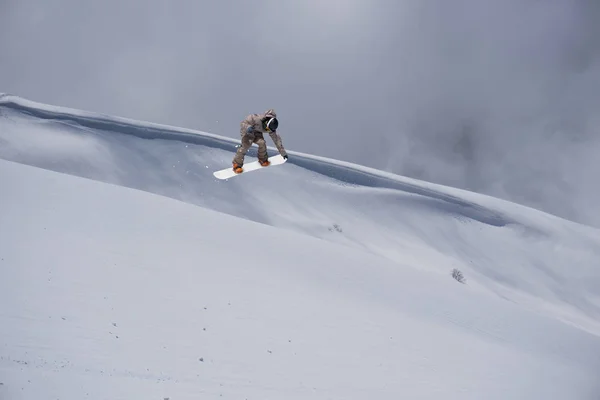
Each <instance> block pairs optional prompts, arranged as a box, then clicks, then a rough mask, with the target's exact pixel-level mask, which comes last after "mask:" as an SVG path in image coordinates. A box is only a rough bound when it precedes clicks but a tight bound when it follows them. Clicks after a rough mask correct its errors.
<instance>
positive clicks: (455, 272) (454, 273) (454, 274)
mask: <svg viewBox="0 0 600 400" xmlns="http://www.w3.org/2000/svg"><path fill="white" fill-rule="evenodd" d="M452 277H453V278H454V279H456V280H457V281H459V282H460V283H465V277H464V276H463V274H462V272H460V271H459V270H458V269H456V268H454V269H453V270H452Z"/></svg>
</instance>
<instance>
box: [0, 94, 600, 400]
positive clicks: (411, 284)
mask: <svg viewBox="0 0 600 400" xmlns="http://www.w3.org/2000/svg"><path fill="white" fill-rule="evenodd" d="M234 128H235V127H234ZM282 128H283V126H282ZM233 131H234V132H237V129H233ZM288 134H293V133H291V132H290V133H286V132H285V130H284V129H282V135H283V139H284V143H285V137H286V135H288ZM237 142H238V138H237V137H236V135H235V134H233V135H232V138H230V139H228V138H223V137H218V136H215V135H211V134H207V133H203V132H196V131H191V130H185V129H179V128H174V127H166V126H160V125H156V124H149V123H142V122H138V121H132V120H127V119H123V118H115V117H109V116H102V115H97V114H94V113H87V112H82V111H78V110H69V109H65V108H58V107H53V106H48V105H43V104H38V103H34V102H31V101H28V100H24V99H21V98H18V97H14V96H1V97H0V158H1V159H4V160H8V161H0V187H1V188H2V190H1V192H0V193H1V195H0V272H1V278H0V399H2V400H4V399H41V398H48V399H55V398H56V399H83V398H90V399H133V398H136V399H142V398H143V399H146V398H148V399H149V398H156V399H165V398H169V399H172V400H176V399H199V398H202V399H205V398H206V399H213V398H214V399H306V398H311V399H367V398H368V399H371V398H373V399H398V398H407V399H408V398H410V399H444V400H448V399H483V398H485V399H509V398H510V399H598V398H599V396H600V379H599V375H598V374H599V373H598V371H600V335H599V333H600V328H599V325H600V323H599V319H600V318H599V316H600V266H599V264H600V261H599V260H600V232H599V231H598V230H597V229H593V228H590V227H586V226H583V225H578V224H575V223H572V222H569V221H566V220H563V219H560V218H557V217H554V216H551V215H548V214H545V213H542V212H539V211H537V210H533V209H531V208H527V207H523V206H520V205H516V204H513V203H509V202H505V201H501V200H498V199H494V198H491V197H487V196H482V195H478V194H475V193H470V192H466V191H461V190H457V189H454V188H448V187H443V186H439V185H433V184H429V183H426V182H421V181H417V180H412V179H407V178H404V177H400V176H396V175H392V174H387V173H384V172H381V171H376V170H372V169H368V168H364V167H360V166H357V165H353V164H349V163H343V162H339V161H335V160H330V159H325V158H322V157H316V156H311V155H306V154H299V153H296V152H293V151H289V154H290V159H289V160H288V162H287V163H286V164H284V165H281V166H275V167H272V168H267V169H265V170H264V171H258V172H255V173H252V174H248V175H247V176H240V177H236V178H235V179H232V180H229V181H219V180H217V179H216V178H214V177H213V176H212V172H213V171H214V170H217V169H220V168H222V167H223V166H226V165H229V164H230V162H231V158H232V156H233V151H235V145H236V144H237ZM271 152H272V153H273V152H274V150H273V149H271ZM254 154H255V153H251V154H250V155H249V156H248V160H254ZM273 154H274V153H273ZM10 161H12V162H10ZM32 166H33V167H39V168H32ZM57 172H62V174H60V173H57ZM81 177H83V178H89V179H81ZM107 183H108V184H107ZM132 189H139V190H132ZM177 200H180V201H177ZM453 268H458V269H459V270H461V271H462V272H463V274H464V276H465V278H466V282H465V284H461V283H458V282H457V281H456V280H454V279H452V277H450V271H451V270H452V269H453Z"/></svg>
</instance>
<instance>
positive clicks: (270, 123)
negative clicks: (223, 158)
mask: <svg viewBox="0 0 600 400" xmlns="http://www.w3.org/2000/svg"><path fill="white" fill-rule="evenodd" d="M278 125H279V121H277V114H276V113H275V110H273V109H272V108H271V109H269V110H267V111H265V112H264V113H262V114H250V115H248V116H247V117H246V118H244V120H243V121H242V122H241V124H240V136H241V137H242V142H241V145H240V147H238V149H237V152H236V154H235V157H233V170H234V171H235V172H236V173H238V174H239V173H241V172H243V171H244V170H243V168H242V167H243V165H244V157H245V155H246V153H247V152H248V149H250V147H251V146H252V144H253V143H256V144H257V145H258V161H259V162H260V165H262V166H263V167H266V166H268V165H269V164H270V162H269V156H268V154H267V143H266V142H265V138H264V137H263V133H265V132H266V133H268V134H269V136H271V139H272V140H273V142H274V143H275V146H276V147H277V150H279V154H281V155H282V156H283V158H285V159H286V160H287V158H288V155H287V153H286V151H285V149H284V148H283V144H282V142H281V137H280V136H279V134H278V133H277V126H278Z"/></svg>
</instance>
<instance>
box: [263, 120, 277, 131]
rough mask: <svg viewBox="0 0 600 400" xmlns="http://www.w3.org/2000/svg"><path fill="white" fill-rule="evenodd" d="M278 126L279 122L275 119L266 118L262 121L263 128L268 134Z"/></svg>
mask: <svg viewBox="0 0 600 400" xmlns="http://www.w3.org/2000/svg"><path fill="white" fill-rule="evenodd" d="M277 126H279V121H277V118H275V117H268V118H266V119H265V120H264V121H263V127H264V128H265V129H266V130H267V131H269V132H275V131H276V130H277Z"/></svg>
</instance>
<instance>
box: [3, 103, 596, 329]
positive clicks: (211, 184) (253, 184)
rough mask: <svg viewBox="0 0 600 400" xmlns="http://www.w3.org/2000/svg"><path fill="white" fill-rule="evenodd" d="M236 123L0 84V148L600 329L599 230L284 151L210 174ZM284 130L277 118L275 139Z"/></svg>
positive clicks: (228, 147) (231, 145)
mask: <svg viewBox="0 0 600 400" xmlns="http://www.w3.org/2000/svg"><path fill="white" fill-rule="evenodd" d="M236 132H237V131H236ZM236 134H237V133H236ZM236 134H233V135H232V138H222V137H217V136H215V135H211V134H208V133H203V132H196V131H192V130H186V129H179V128H174V127H165V126H161V125H156V124H150V123H142V122H139V121H132V120H128V119H124V118H116V117H110V116H103V115H97V114H94V113H89V112H83V111H79V110H71V109H66V108H59V107H54V106H49V105H44V104H39V103H35V102H31V101H28V100H25V99H22V98H19V97H15V96H9V95H3V96H0V158H4V159H6V160H12V161H17V162H21V163H25V164H30V165H34V166H39V167H42V168H47V169H51V170H55V171H60V172H66V173H69V174H74V175H78V176H83V177H88V178H91V179H96V180H100V181H104V182H110V183H115V184H117V185H122V186H127V187H131V188H137V189H141V190H145V191H149V192H153V193H156V194H161V195H165V196H169V197H173V198H176V199H179V200H182V201H184V202H188V203H191V204H196V205H200V206H203V207H206V208H209V209H212V210H216V211H221V212H224V213H228V214H231V215H234V216H238V217H241V218H246V219H250V220H253V221H257V222H261V223H265V224H268V225H272V226H276V227H280V228H285V229H289V230H293V231H296V232H302V233H306V234H308V235H310V236H314V237H318V238H321V239H325V240H329V241H332V242H336V243H342V244H347V245H349V246H351V247H355V248H359V249H363V250H367V251H370V252H373V253H375V254H378V255H381V256H384V257H386V258H389V259H391V260H393V261H396V262H400V263H403V264H409V265H411V266H412V267H414V268H417V269H425V270H428V271H430V272H432V273H438V274H443V275H444V276H448V274H449V272H450V270H452V269H453V268H458V269H460V270H461V271H462V272H463V273H464V275H465V276H466V277H467V280H468V282H469V285H470V286H472V287H474V288H479V289H481V290H485V291H486V292H488V293H492V294H493V295H498V296H500V297H502V298H505V299H508V300H510V301H514V302H517V303H519V304H522V305H523V306H527V307H530V308H531V309H535V310H538V311H539V312H543V313H546V315H552V316H557V317H559V318H562V319H563V320H565V321H569V322H571V323H574V324H576V325H578V326H580V327H582V328H584V329H588V330H590V331H592V332H596V333H598V332H600V322H599V320H600V289H599V287H600V261H599V260H600V231H599V230H597V229H592V228H589V227H586V226H582V225H577V224H574V223H571V222H569V221H565V220H562V219H560V218H557V217H554V216H551V215H548V214H545V213H542V212H539V211H537V210H533V209H530V208H527V207H523V206H519V205H516V204H513V203H509V202H506V201H501V200H498V199H495V198H491V197H487V196H483V195H478V194H475V193H470V192H466V191H462V190H457V189H454V188H448V187H443V186H440V185H434V184H429V183H426V182H421V181H417V180H412V179H407V178H404V177H400V176H397V175H393V174H387V173H384V172H381V171H376V170H372V169H368V168H364V167H360V166H357V165H352V164H348V163H342V162H338V161H335V160H328V159H324V158H321V157H316V156H311V155H306V154H298V153H295V152H293V151H289V153H290V154H291V158H290V160H289V162H288V163H287V164H286V165H284V166H282V167H277V168H273V169H270V170H265V171H260V172H259V173H253V174H249V175H247V176H245V177H244V178H243V179H235V180H232V181H228V182H222V181H218V180H216V179H215V178H214V177H213V176H212V171H213V170H216V169H220V168H222V167H223V166H225V165H229V164H230V162H231V158H232V154H233V151H235V145H236V144H237V143H238V138H237V137H236ZM291 134H293V133H291V132H290V133H287V132H286V131H285V129H284V125H282V135H283V137H284V141H285V136H286V135H291ZM284 143H285V142H284ZM271 152H273V150H271ZM253 156H255V152H254V151H251V153H250V155H249V158H251V157H253ZM264 246H268V243H264Z"/></svg>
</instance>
